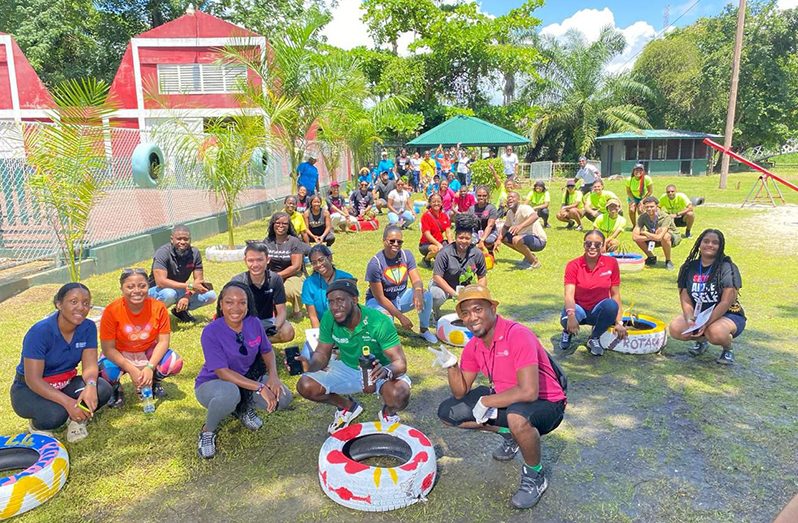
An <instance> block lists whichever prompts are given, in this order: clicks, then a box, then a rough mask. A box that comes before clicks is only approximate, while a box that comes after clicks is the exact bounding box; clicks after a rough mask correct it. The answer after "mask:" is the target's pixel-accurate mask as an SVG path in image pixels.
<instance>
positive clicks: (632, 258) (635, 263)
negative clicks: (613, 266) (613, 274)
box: [604, 252, 646, 272]
mask: <svg viewBox="0 0 798 523" xmlns="http://www.w3.org/2000/svg"><path fill="white" fill-rule="evenodd" d="M604 256H610V257H611V258H615V260H616V261H617V262H618V270H620V271H621V272H638V271H642V270H643V266H644V265H645V261H646V260H645V258H644V257H643V255H642V254H636V253H625V254H622V253H619V252H608V253H606V254H604Z"/></svg>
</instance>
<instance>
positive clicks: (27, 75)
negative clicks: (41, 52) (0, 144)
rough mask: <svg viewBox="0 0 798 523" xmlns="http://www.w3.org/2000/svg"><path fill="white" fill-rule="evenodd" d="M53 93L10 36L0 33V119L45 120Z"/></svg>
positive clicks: (19, 120)
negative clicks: (51, 93)
mask: <svg viewBox="0 0 798 523" xmlns="http://www.w3.org/2000/svg"><path fill="white" fill-rule="evenodd" d="M53 105H54V104H53V98H52V96H50V92H49V91H48V90H47V88H46V87H45V86H44V84H43V83H42V81H41V80H40V79H39V75H38V74H36V71H35V70H34V69H33V67H32V66H31V65H30V62H28V59H27V58H25V55H24V54H23V53H22V49H20V48H19V45H17V42H16V41H15V40H14V38H13V37H12V36H11V35H8V34H5V33H0V122H10V121H16V122H22V121H36V120H46V119H47V115H46V111H47V109H49V108H51V107H53Z"/></svg>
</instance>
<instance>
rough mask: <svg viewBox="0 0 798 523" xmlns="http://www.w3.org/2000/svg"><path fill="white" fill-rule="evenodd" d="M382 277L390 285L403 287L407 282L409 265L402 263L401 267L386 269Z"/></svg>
mask: <svg viewBox="0 0 798 523" xmlns="http://www.w3.org/2000/svg"><path fill="white" fill-rule="evenodd" d="M382 275H383V276H384V277H385V280H386V281H387V282H388V283H392V284H394V285H401V284H402V283H404V282H405V280H407V265H406V264H404V263H400V264H399V265H392V266H390V267H386V268H385V270H384V271H382Z"/></svg>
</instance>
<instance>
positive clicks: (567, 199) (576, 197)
mask: <svg viewBox="0 0 798 523" xmlns="http://www.w3.org/2000/svg"><path fill="white" fill-rule="evenodd" d="M576 202H579V204H578V205H577V206H576V208H577V209H581V208H582V207H584V206H585V204H584V203H582V191H578V190H576V189H574V192H572V193H569V192H568V188H566V189H565V190H564V191H563V192H562V204H563V205H573V204H574V203H576Z"/></svg>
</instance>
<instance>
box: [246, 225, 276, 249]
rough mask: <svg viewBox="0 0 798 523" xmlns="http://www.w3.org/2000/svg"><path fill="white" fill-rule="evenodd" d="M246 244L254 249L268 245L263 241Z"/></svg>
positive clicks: (247, 242)
mask: <svg viewBox="0 0 798 523" xmlns="http://www.w3.org/2000/svg"><path fill="white" fill-rule="evenodd" d="M275 225H277V224H275ZM244 243H246V244H247V245H248V246H252V247H260V246H261V245H266V243H264V241H263V240H246V241H245V242H244Z"/></svg>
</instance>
